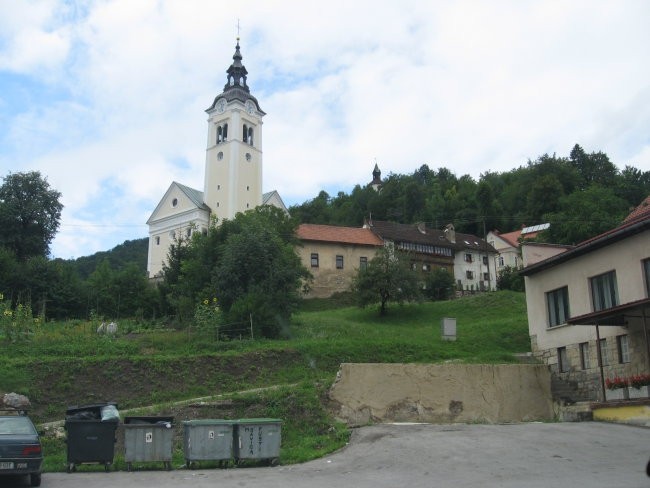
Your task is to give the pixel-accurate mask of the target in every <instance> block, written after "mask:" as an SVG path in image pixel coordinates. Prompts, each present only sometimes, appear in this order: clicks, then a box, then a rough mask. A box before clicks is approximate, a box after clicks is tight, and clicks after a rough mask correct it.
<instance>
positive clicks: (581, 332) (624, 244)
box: [521, 197, 650, 402]
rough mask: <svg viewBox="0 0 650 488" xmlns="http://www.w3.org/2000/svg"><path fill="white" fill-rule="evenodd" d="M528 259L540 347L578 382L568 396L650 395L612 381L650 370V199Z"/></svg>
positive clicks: (529, 298) (561, 381)
mask: <svg viewBox="0 0 650 488" xmlns="http://www.w3.org/2000/svg"><path fill="white" fill-rule="evenodd" d="M524 256H526V253H525V252H524ZM524 265H525V266H524V268H523V269H522V270H521V274H522V275H523V276H524V280H525V285H526V304H527V310H528V329H529V334H530V340H531V348H532V352H533V355H534V356H535V357H536V358H538V359H539V360H541V361H543V362H544V363H546V364H547V365H548V366H549V368H550V369H551V373H552V378H553V379H554V381H555V384H557V385H564V386H567V385H568V386H569V387H570V389H569V391H570V393H567V390H566V389H565V390H564V393H563V397H562V398H563V399H564V400H571V401H579V400H589V401H601V402H602V401H610V400H613V399H618V398H623V397H624V396H631V397H634V396H640V397H642V396H645V398H646V399H647V398H648V388H650V387H649V386H645V385H641V388H639V389H636V388H629V389H628V388H616V389H612V388H608V386H611V385H612V380H613V379H614V378H624V379H629V378H632V377H635V376H639V375H650V197H648V198H647V199H645V200H644V202H642V203H641V205H639V206H638V207H637V208H636V209H634V211H632V212H631V213H630V215H628V217H627V218H626V219H625V220H624V221H623V222H622V223H621V224H620V225H619V226H617V227H615V228H613V229H611V230H609V231H607V232H605V233H603V234H600V235H598V236H595V237H593V238H591V239H588V240H586V241H584V242H582V243H580V244H578V245H577V246H575V247H572V248H570V249H568V250H566V251H564V252H560V253H558V254H556V255H554V256H551V257H549V258H547V259H543V260H540V261H537V262H531V263H529V262H525V263H524Z"/></svg>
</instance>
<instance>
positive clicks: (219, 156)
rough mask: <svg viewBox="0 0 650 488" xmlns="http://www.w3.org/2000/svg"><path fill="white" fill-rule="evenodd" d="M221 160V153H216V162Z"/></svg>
mask: <svg viewBox="0 0 650 488" xmlns="http://www.w3.org/2000/svg"><path fill="white" fill-rule="evenodd" d="M222 159H223V152H221V151H219V152H218V153H217V161H221V160H222Z"/></svg>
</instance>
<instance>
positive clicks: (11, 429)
mask: <svg viewBox="0 0 650 488" xmlns="http://www.w3.org/2000/svg"><path fill="white" fill-rule="evenodd" d="M42 463H43V450H42V448H41V441H40V439H39V437H38V432H37V431H36V428H35V427H34V424H33V423H32V421H31V420H30V419H29V417H27V416H26V415H2V414H0V476H4V475H12V476H16V475H28V476H29V477H30V478H29V481H30V484H31V486H40V485H41V464H42Z"/></svg>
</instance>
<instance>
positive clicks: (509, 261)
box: [487, 224, 550, 273]
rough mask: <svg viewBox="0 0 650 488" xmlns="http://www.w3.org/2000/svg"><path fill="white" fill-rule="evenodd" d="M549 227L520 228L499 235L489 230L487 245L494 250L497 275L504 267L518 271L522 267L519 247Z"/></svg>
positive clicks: (543, 225) (546, 225)
mask: <svg viewBox="0 0 650 488" xmlns="http://www.w3.org/2000/svg"><path fill="white" fill-rule="evenodd" d="M549 227H550V224H539V225H533V226H531V227H522V228H521V229H520V230H515V231H513V232H506V233H504V234H501V233H500V232H499V231H498V230H496V229H495V230H491V231H490V232H488V234H487V241H488V243H489V244H490V245H491V246H492V247H494V249H496V251H497V253H498V255H497V258H496V269H497V273H498V272H500V271H501V270H503V269H504V268H505V267H508V266H509V267H511V268H515V269H519V268H521V267H522V266H523V262H522V260H521V252H520V246H521V243H522V241H525V240H526V239H534V238H535V237H537V236H538V235H539V233H540V232H541V231H543V230H546V229H548V228H549Z"/></svg>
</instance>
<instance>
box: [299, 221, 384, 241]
mask: <svg viewBox="0 0 650 488" xmlns="http://www.w3.org/2000/svg"><path fill="white" fill-rule="evenodd" d="M297 234H298V238H299V239H301V240H305V241H321V242H340V243H345V244H358V245H362V246H381V245H382V244H383V241H382V240H381V239H380V238H379V237H377V236H376V235H375V234H373V232H372V231H371V230H370V229H363V228H357V227H338V226H335V225H318V224H300V225H299V226H298V231H297Z"/></svg>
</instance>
